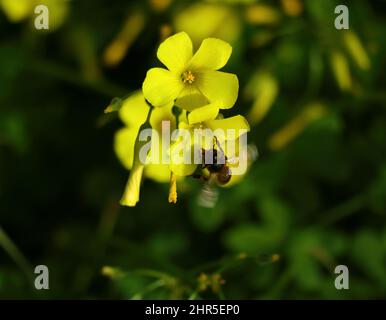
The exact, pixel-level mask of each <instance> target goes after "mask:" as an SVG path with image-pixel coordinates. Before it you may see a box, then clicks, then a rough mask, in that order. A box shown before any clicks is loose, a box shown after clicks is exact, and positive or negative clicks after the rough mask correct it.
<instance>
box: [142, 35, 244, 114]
mask: <svg viewBox="0 0 386 320" xmlns="http://www.w3.org/2000/svg"><path fill="white" fill-rule="evenodd" d="M231 53H232V47H231V46H230V45H229V44H228V43H227V42H225V41H222V40H220V39H216V38H208V39H205V40H204V41H203V42H202V43H201V46H200V48H199V49H198V50H197V52H196V53H195V54H194V55H193V45H192V41H191V39H190V38H189V36H188V35H187V34H186V33H185V32H180V33H177V34H175V35H173V36H171V37H169V38H167V39H166V40H165V41H164V42H162V43H161V45H160V46H159V48H158V51H157V57H158V59H159V60H160V61H161V62H162V63H163V64H164V65H165V66H166V67H167V68H168V69H164V68H152V69H150V70H149V71H148V72H147V75H146V78H145V81H144V83H143V86H142V90H143V95H144V97H145V98H146V100H148V101H149V102H150V103H151V104H152V105H153V106H155V107H158V106H161V105H165V104H168V103H173V102H174V104H175V105H176V106H178V107H180V108H182V109H185V110H188V111H192V110H194V109H195V108H197V107H198V106H203V105H206V104H209V103H217V104H218V105H219V108H220V109H228V108H231V107H232V106H233V105H234V104H235V102H236V99H237V95H238V89H239V83H238V79H237V76H236V75H234V74H231V73H226V72H221V71H218V70H219V69H221V68H222V67H223V66H224V65H225V64H226V63H227V61H228V59H229V57H230V55H231Z"/></svg>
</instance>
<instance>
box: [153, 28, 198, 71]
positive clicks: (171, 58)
mask: <svg viewBox="0 0 386 320" xmlns="http://www.w3.org/2000/svg"><path fill="white" fill-rule="evenodd" d="M192 55H193V45H192V41H191V40H190V38H189V36H188V35H187V33H186V32H179V33H177V34H175V35H173V36H171V37H169V38H167V39H166V40H165V41H164V42H162V43H161V44H160V46H159V48H158V51H157V57H158V59H159V60H160V61H161V62H162V63H163V64H164V65H165V66H166V67H167V68H168V69H169V70H170V71H172V72H174V73H177V74H180V73H181V72H182V71H183V70H184V69H185V67H186V65H187V64H188V62H189V60H190V59H191V58H192Z"/></svg>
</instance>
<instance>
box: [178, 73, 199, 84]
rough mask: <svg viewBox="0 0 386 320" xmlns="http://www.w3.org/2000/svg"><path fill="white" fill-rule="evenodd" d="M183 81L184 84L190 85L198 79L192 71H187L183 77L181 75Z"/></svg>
mask: <svg viewBox="0 0 386 320" xmlns="http://www.w3.org/2000/svg"><path fill="white" fill-rule="evenodd" d="M181 79H182V82H183V83H189V84H192V83H193V82H194V80H195V79H196V77H195V76H194V74H193V73H192V71H190V70H188V71H185V72H184V73H183V74H182V75H181Z"/></svg>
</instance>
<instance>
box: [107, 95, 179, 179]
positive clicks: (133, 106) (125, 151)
mask: <svg viewBox="0 0 386 320" xmlns="http://www.w3.org/2000/svg"><path fill="white" fill-rule="evenodd" d="M149 110H150V108H149V106H148V105H147V104H146V102H145V99H144V98H143V95H142V93H141V92H140V91H137V92H136V93H134V94H133V95H131V96H130V97H128V98H127V99H125V101H124V102H123V105H122V107H121V109H120V110H119V116H120V118H121V120H122V121H123V123H124V124H125V125H126V126H125V127H124V128H122V129H120V130H119V131H118V132H117V133H116V135H115V141H114V149H115V153H116V154H117V156H118V158H119V160H120V161H121V163H122V164H123V165H124V166H125V167H126V168H127V169H132V167H133V162H134V157H135V156H134V153H135V152H134V147H135V141H136V138H137V136H138V133H139V129H140V127H141V125H142V124H143V123H144V122H145V121H146V118H147V116H148V113H149ZM171 110H172V104H168V105H165V106H162V107H160V108H157V109H153V111H152V114H151V115H150V124H151V126H152V128H153V129H154V130H157V131H158V132H159V136H160V137H161V122H162V120H169V121H170V124H171V130H173V129H174V127H175V117H174V115H173V114H172V111H171ZM152 139H155V137H152ZM160 145H161V141H160ZM161 149H162V148H160V150H161ZM150 152H151V151H150ZM149 159H151V157H149ZM144 173H145V176H147V177H149V178H151V179H153V180H155V181H158V182H167V181H169V178H170V170H169V167H168V165H167V164H162V163H152V162H150V163H148V164H146V166H145V167H144Z"/></svg>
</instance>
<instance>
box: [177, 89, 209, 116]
mask: <svg viewBox="0 0 386 320" xmlns="http://www.w3.org/2000/svg"><path fill="white" fill-rule="evenodd" d="M208 103H209V101H208V99H207V98H205V96H203V94H202V93H201V92H200V91H199V90H198V89H197V87H195V86H194V85H185V86H184V89H183V90H182V91H181V93H180V94H179V96H178V98H177V100H176V102H175V105H176V106H177V107H180V108H182V109H185V110H188V111H192V110H194V109H195V108H198V107H201V106H204V105H206V104H208Z"/></svg>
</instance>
